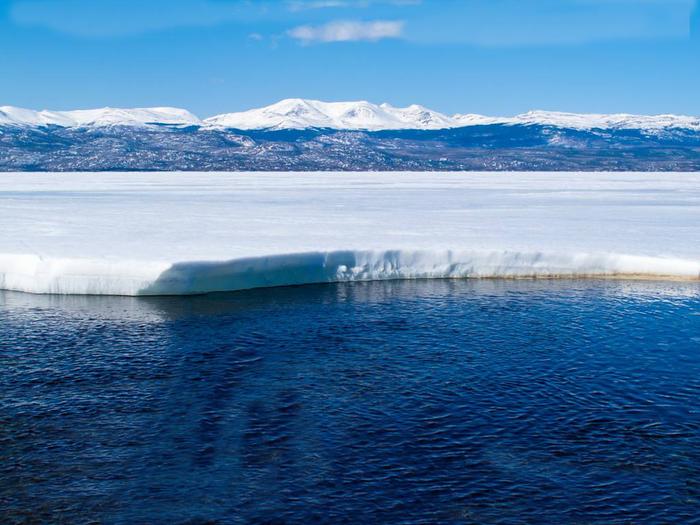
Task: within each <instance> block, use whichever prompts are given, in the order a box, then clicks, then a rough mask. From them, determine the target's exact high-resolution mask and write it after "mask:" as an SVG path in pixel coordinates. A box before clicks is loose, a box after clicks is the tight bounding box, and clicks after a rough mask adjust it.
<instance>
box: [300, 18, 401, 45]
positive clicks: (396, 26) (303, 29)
mask: <svg viewBox="0 0 700 525" xmlns="http://www.w3.org/2000/svg"><path fill="white" fill-rule="evenodd" d="M403 26H404V22H403V21H401V20H373V21H369V22H353V21H335V22H329V23H327V24H323V25H319V26H311V25H304V26H298V27H295V28H293V29H290V30H289V31H287V35H289V36H290V37H292V38H295V39H297V40H300V41H301V42H303V43H305V44H310V43H313V42H352V41H358V40H364V41H369V42H376V41H377V40H381V39H383V38H399V37H400V36H401V35H402V33H403Z"/></svg>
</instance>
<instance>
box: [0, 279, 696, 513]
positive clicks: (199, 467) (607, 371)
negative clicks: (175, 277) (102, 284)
mask: <svg viewBox="0 0 700 525" xmlns="http://www.w3.org/2000/svg"><path fill="white" fill-rule="evenodd" d="M0 370H1V371H2V373H1V374H0V522H2V523H14V522H18V523H23V522H32V523H33V522H40V523H41V522H45V523H71V524H72V523H88V522H104V523H123V524H127V523H128V524H131V523H205V522H206V523H250V522H273V523H314V522H323V523H326V522H327V523H344V522H359V523H381V522H389V523H543V524H547V523H551V524H562V523H599V524H614V523H700V286H699V285H698V284H697V283H695V284H683V283H645V282H616V281H598V282H594V281H590V282H589V281H425V282H395V283H367V284H355V285H326V286H306V287H299V288H280V289H268V290H256V291H250V292H243V293H234V294H221V295H209V296H201V297H189V298H183V297H179V298H175V297H173V298H117V297H112V298H108V297H102V298H100V297H58V296H31V295H25V294H17V293H2V292H0Z"/></svg>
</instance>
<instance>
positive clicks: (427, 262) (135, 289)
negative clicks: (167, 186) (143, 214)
mask: <svg viewBox="0 0 700 525" xmlns="http://www.w3.org/2000/svg"><path fill="white" fill-rule="evenodd" d="M583 277H587V278H591V277H619V278H658V279H682V280H700V261H695V260H688V259H678V258H670V257H649V256H640V255H627V254H615V253H551V252H549V253H547V252H521V251H507V250H506V251H459V250H457V251H453V250H444V251H426V250H415V251H412V250H388V251H362V250H335V251H318V252H306V253H291V254H278V255H266V256H256V257H243V258H234V259H230V260H225V261H183V262H175V263H168V262H158V261H136V260H118V261H112V260H105V259H80V258H46V257H41V256H38V255H34V254H0V289H3V290H12V291H20V292H29V293H41V294H80V295H127V296H142V295H144V296H145V295H193V294H203V293H210V292H226V291H236V290H247V289H252V288H265V287H274V286H290V285H301V284H313V283H331V282H352V281H379V280H398V279H458V278H583Z"/></svg>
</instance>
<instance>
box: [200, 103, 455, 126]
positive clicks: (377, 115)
mask: <svg viewBox="0 0 700 525" xmlns="http://www.w3.org/2000/svg"><path fill="white" fill-rule="evenodd" d="M204 122H205V124H207V125H209V126H214V127H223V128H235V129H307V128H327V129H348V130H358V129H362V130H369V131H378V130H388V129H444V128H450V127H454V125H455V122H454V120H453V119H451V118H450V117H448V116H446V115H443V114H442V113H438V112H437V111H433V110H430V109H428V108H424V107H423V106H419V105H417V104H414V105H411V106H408V107H406V108H396V107H393V106H391V105H390V104H381V105H378V104H372V103H371V102H367V101H364V100H362V101H359V102H321V101H319V100H304V99H299V98H290V99H286V100H282V101H280V102H277V103H276V104H272V105H271V106H266V107H264V108H259V109H251V110H249V111H241V112H238V113H226V114H223V115H217V116H215V117H211V118H208V119H205V120H204Z"/></svg>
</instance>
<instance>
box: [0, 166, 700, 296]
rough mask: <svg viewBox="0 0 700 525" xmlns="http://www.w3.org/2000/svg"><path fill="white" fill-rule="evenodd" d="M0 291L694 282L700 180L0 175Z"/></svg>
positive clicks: (648, 176)
mask: <svg viewBox="0 0 700 525" xmlns="http://www.w3.org/2000/svg"><path fill="white" fill-rule="evenodd" d="M0 233H1V235H0V287H1V288H5V289H13V290H22V291H31V292H39V293H42V292H43V293H49V292H50V293H93V294H125V295H137V294H168V293H173V294H184V293H201V292H208V291H219V290H235V289H242V288H251V287H257V286H272V285H284V284H302V283H306V282H327V281H335V280H369V279H389V278H424V277H516V276H582V275H585V276H595V275H628V276H631V275H635V276H665V277H678V278H688V279H697V278H698V276H699V275H700V242H699V241H700V174H683V173H663V174H661V173H658V174H657V173H405V172H394V173H80V174H55V173H53V174H36V173H15V174H4V175H0Z"/></svg>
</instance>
